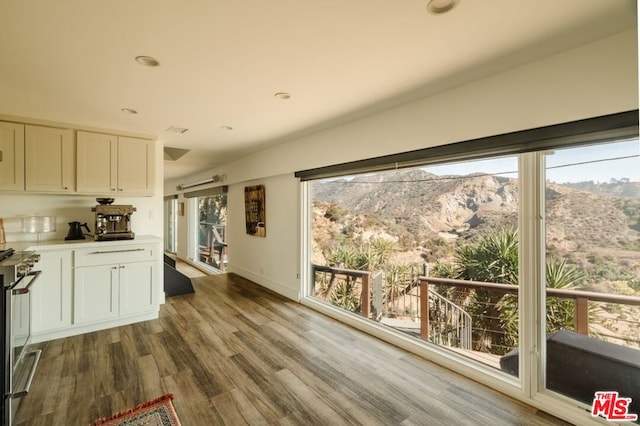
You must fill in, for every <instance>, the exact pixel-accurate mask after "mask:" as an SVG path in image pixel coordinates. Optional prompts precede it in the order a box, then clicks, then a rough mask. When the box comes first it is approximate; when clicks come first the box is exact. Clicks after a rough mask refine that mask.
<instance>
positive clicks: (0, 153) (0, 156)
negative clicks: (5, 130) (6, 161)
mask: <svg viewBox="0 0 640 426" xmlns="http://www.w3.org/2000/svg"><path fill="white" fill-rule="evenodd" d="M0 161H2V151H0Z"/></svg>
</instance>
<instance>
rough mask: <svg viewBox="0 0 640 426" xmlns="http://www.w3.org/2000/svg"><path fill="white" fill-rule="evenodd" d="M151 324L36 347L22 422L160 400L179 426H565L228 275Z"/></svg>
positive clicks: (81, 416)
mask: <svg viewBox="0 0 640 426" xmlns="http://www.w3.org/2000/svg"><path fill="white" fill-rule="evenodd" d="M193 282H194V287H195V289H196V293H195V294H189V295H184V296H176V297H171V298H167V303H166V304H165V305H164V306H163V307H162V310H161V315H160V318H159V319H158V320H153V321H147V322H144V323H139V324H133V325H129V326H124V327H119V328H114V329H111V330H105V331H100V332H95V333H90V334H85V335H82V336H75V337H70V338H66V339H60V340H55V341H51V342H47V343H44V344H41V345H40V346H41V348H42V349H43V354H42V358H41V361H40V365H39V367H38V370H37V373H36V377H35V379H34V381H33V384H32V389H31V392H30V393H29V395H28V396H27V397H26V399H25V401H24V403H23V404H22V405H21V407H20V409H19V411H18V415H17V424H19V425H43V426H44V425H46V426H51V425H65V426H73V425H86V424H89V423H91V422H92V421H93V420H94V419H95V418H97V417H101V416H109V415H110V414H112V413H114V412H117V411H119V410H123V409H126V408H129V407H132V406H134V405H136V404H138V403H141V402H143V401H146V400H149V399H152V398H155V397H157V396H159V395H162V394H164V393H168V392H171V393H173V394H175V399H174V405H175V407H176V411H177V412H178V416H179V417H180V420H181V422H182V424H183V426H200V425H218V424H220V425H222V424H226V425H245V424H250V425H272V424H278V425H341V424H345V425H346V424H349V425H407V426H408V425H440V424H447V425H448V424H457V425H464V424H469V425H477V424H492V425H516V424H517V425H521V424H523V425H524V424H526V425H563V424H566V423H564V422H562V421H560V420H558V419H556V418H553V417H551V416H548V415H546V414H544V413H540V412H537V411H536V410H535V409H534V408H531V407H529V406H526V405H523V404H521V403H519V402H517V401H515V400H512V399H510V398H509V397H507V396H505V395H502V394H500V393H497V392H495V391H493V390H490V389H488V388H485V387H484V386H482V385H480V384H478V383H476V382H473V381H471V380H468V379H465V378H463V377H460V376H458V375H456V374H454V373H452V372H450V371H449V370H446V369H443V368H441V367H439V366H437V365H434V364H432V363H430V362H427V361H425V360H423V359H421V358H419V357H416V356H414V355H412V354H409V353H407V352H405V351H403V350H401V349H398V348H396V347H393V346H391V345H388V344H386V343H384V342H381V341H380V340H378V339H376V338H374V337H371V336H369V335H367V334H364V333H361V332H359V331H357V330H354V329H352V328H350V327H348V326H346V325H343V324H341V323H339V322H337V321H335V320H333V319H330V318H327V317H325V316H323V315H321V314H319V313H317V312H315V311H313V310H310V309H308V308H306V307H304V306H302V305H299V304H297V303H294V302H291V301H289V300H287V299H284V298H281V297H280V296H278V295H275V294H274V293H271V292H269V291H268V290H265V289H262V288H261V287H259V286H257V285H255V284H253V283H251V282H249V281H247V280H244V279H242V278H240V277H238V276H234V275H215V276H208V277H201V278H194V279H193Z"/></svg>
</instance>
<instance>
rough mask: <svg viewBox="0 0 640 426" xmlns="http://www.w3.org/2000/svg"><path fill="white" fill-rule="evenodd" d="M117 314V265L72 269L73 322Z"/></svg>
mask: <svg viewBox="0 0 640 426" xmlns="http://www.w3.org/2000/svg"><path fill="white" fill-rule="evenodd" d="M116 316H118V266H117V265H105V266H88V267H86V268H75V269H74V271H73V323H74V324H86V323H91V322H94V321H103V320H108V319H113V318H115V317H116Z"/></svg>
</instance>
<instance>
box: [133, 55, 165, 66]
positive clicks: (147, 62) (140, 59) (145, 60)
mask: <svg viewBox="0 0 640 426" xmlns="http://www.w3.org/2000/svg"><path fill="white" fill-rule="evenodd" d="M136 62H137V63H139V64H140V65H144V66H145V67H157V66H158V65H160V62H158V60H157V59H156V58H152V57H151V56H136Z"/></svg>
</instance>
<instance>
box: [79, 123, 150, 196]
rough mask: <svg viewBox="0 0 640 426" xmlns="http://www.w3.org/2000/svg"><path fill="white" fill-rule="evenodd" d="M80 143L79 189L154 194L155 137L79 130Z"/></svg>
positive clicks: (89, 191) (82, 191)
mask: <svg viewBox="0 0 640 426" xmlns="http://www.w3.org/2000/svg"><path fill="white" fill-rule="evenodd" d="M77 143H78V146H77V153H78V163H77V164H78V166H77V176H78V178H77V191H78V193H83V194H111V195H115V194H119V195H153V192H154V178H155V151H154V149H155V145H154V142H153V141H151V140H148V139H139V138H130V137H124V136H116V135H109V134H101V133H92V132H84V131H78V142H77Z"/></svg>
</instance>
